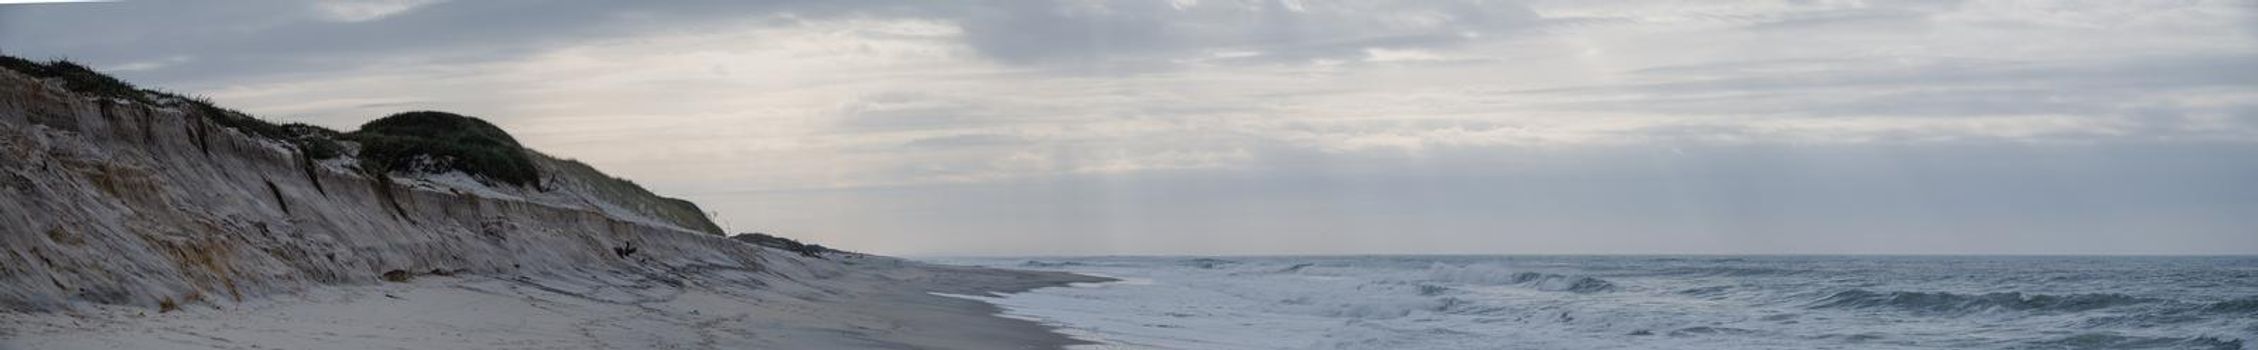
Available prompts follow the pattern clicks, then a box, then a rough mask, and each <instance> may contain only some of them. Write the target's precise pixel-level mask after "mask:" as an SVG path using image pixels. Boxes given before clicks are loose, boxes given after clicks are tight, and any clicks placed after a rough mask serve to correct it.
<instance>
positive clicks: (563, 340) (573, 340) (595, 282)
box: [0, 254, 1101, 349]
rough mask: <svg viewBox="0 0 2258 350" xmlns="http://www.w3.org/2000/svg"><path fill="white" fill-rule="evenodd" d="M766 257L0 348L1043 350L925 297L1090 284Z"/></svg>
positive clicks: (977, 315)
mask: <svg viewBox="0 0 2258 350" xmlns="http://www.w3.org/2000/svg"><path fill="white" fill-rule="evenodd" d="M785 255H787V254H769V256H771V257H778V258H775V259H773V261H771V262H770V264H769V265H770V267H772V269H771V270H770V271H764V272H755V271H751V270H741V269H711V270H707V271H699V272H694V273H688V274H683V275H677V276H653V275H648V274H641V273H621V272H606V271H588V272H586V273H585V274H548V275H457V276H424V277H418V278H416V279H414V280H410V281H409V282H405V283H384V284H378V285H370V286H344V287H329V288H319V289H315V290H311V291H308V292H307V293H301V294H299V295H295V296H289V297H279V298H275V299H271V300H266V301H258V302H250V303H244V304H239V305H234V306H206V305H199V306H191V307H188V308H186V309H184V310H181V311H175V312H167V313H158V312H155V311H152V310H149V309H146V308H138V307H121V306H96V307H88V308H82V311H78V312H69V313H0V332H6V334H4V335H0V348H4V349H309V348H319V349H849V348H852V349H1054V348H1059V347H1060V346H1062V345H1066V344H1072V343H1075V342H1074V341H1073V340H1071V339H1068V338H1066V337H1064V336H1060V335H1057V334H1055V333H1052V332H1049V331H1048V330H1046V329H1044V328H1043V327H1041V326H1039V325H1036V324H1034V323H1032V322H1028V321H1022V320H1014V319H1007V318H1002V317H995V316H993V313H994V311H995V308H994V306H991V305H988V304H985V303H981V302H977V301H971V300H964V299H958V298H949V297H942V296H936V295H932V294H929V293H936V292H938V293H951V294H986V293H993V292H1016V291H1023V290H1027V289H1032V288H1038V287H1045V286H1055V285H1062V284H1065V283H1071V282H1093V281H1098V280H1101V279H1098V278H1093V277H1087V276H1079V275H1071V274H1062V273H1049V272H1025V271H1007V270H993V269H979V268H965V267H948V266H935V265H928V264H922V263H916V262H909V261H904V260H899V259H893V258H885V257H869V256H860V257H858V256H833V257H832V259H830V260H817V259H809V258H804V257H784V256H785Z"/></svg>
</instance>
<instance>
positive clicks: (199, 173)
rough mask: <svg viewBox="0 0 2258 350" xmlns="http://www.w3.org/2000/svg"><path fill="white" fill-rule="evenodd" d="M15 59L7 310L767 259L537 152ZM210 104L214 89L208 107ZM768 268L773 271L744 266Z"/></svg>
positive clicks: (679, 212)
mask: <svg viewBox="0 0 2258 350" xmlns="http://www.w3.org/2000/svg"><path fill="white" fill-rule="evenodd" d="M59 80H61V79H54V78H48V79H42V78H41V77H35V76H33V75H30V74H25V73H22V72H16V71H10V70H5V69H0V309H7V310H19V311H40V310H58V309H69V308H72V307H73V305H84V304H85V303H92V304H123V305H140V306H146V307H148V308H151V309H170V308H173V307H176V306H179V305H192V304H201V303H220V304H224V303H235V302H240V301H242V300H244V299H247V298H258V297H260V296H263V295H270V294H275V293H288V292H292V291H297V290H302V289H304V288H308V287H311V286H318V285H326V284H371V283H379V281H382V280H384V279H386V278H387V277H388V275H389V277H391V278H393V279H398V278H411V277H413V276H417V275H424V274H453V273H461V272H470V273H494V272H509V273H512V274H544V273H571V272H572V271H584V270H614V271H642V272H645V273H653V274H665V273H670V271H684V270H697V269H748V270H751V269H759V268H761V266H762V263H761V260H762V254H761V250H760V249H759V248H756V247H754V246H752V245H747V244H739V243H735V242H732V241H729V240H727V239H725V238H723V237H722V236H720V235H719V232H718V231H719V229H718V228H715V227H714V226H713V224H712V223H711V222H709V221H706V219H705V217H704V216H703V215H702V214H701V213H699V212H698V209H697V208H696V207H695V206H694V205H691V204H689V203H688V202H685V201H681V200H677V199H671V198H664V197H658V196H655V195H652V194H650V192H648V191H644V190H642V189H641V188H639V187H635V186H634V185H633V184H632V183H628V182H626V181H624V180H619V179H616V178H611V177H609V176H605V175H603V174H601V173H597V172H595V171H594V170H593V169H592V168H589V167H587V166H586V165H582V164H578V163H576V162H571V161H563V160H558V159H555V158H551V157H547V156H543V155H540V154H538V153H530V152H529V153H530V154H531V156H533V157H534V159H536V162H535V163H536V164H537V166H538V167H539V168H540V171H541V172H542V173H543V175H544V177H545V178H544V179H543V180H542V181H541V182H540V183H539V184H534V185H526V186H517V185H509V184H502V183H498V182H495V181H486V179H482V178H481V177H478V176H474V175H468V174H464V173H461V172H445V173H429V172H390V173H386V174H372V172H371V171H368V170H367V169H366V168H365V167H363V166H362V164H359V161H358V160H356V159H355V158H354V157H352V156H351V152H352V151H353V150H354V147H355V146H354V144H353V143H351V142H342V143H341V144H342V145H343V146H344V147H343V148H344V149H343V151H344V152H345V155H343V156H333V157H328V158H320V157H317V156H309V155H308V152H307V150H306V149H305V147H303V146H302V145H300V144H294V143H293V142H291V141H289V140H278V139H275V138H273V137H267V136H262V135H258V134H256V133H251V132H246V130H242V129H240V128H238V127H231V126H230V125H225V123H222V122H224V121H227V120H226V119H225V118H247V117H243V116H240V115H217V114H220V113H231V112H224V111H223V110H215V109H211V108H192V107H193V105H189V104H184V103H178V101H166V100H165V99H162V98H155V99H150V98H119V97H117V96H115V95H114V94H104V93H102V92H100V91H85V89H77V88H75V87H73V86H68V85H67V82H64V81H59ZM207 107H208V106H207ZM747 282H748V283H757V281H747Z"/></svg>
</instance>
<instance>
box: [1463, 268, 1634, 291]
mask: <svg viewBox="0 0 2258 350" xmlns="http://www.w3.org/2000/svg"><path fill="white" fill-rule="evenodd" d="M1427 272H1428V280H1430V281H1438V282H1452V283H1463V284H1471V285H1485V286H1504V285H1518V286H1525V287H1529V288H1531V289H1536V290H1543V291H1552V292H1570V293H1601V292H1612V291H1615V290H1616V289H1618V288H1617V287H1616V286H1615V283H1614V282H1609V281H1608V280H1604V279H1599V278H1593V277H1585V276H1569V275H1561V274H1552V273H1542V272H1513V271H1510V270H1507V269H1505V268H1502V267H1495V266H1480V265H1477V266H1435V267H1431V268H1428V269H1427Z"/></svg>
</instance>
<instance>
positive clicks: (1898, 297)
mask: <svg viewBox="0 0 2258 350" xmlns="http://www.w3.org/2000/svg"><path fill="white" fill-rule="evenodd" d="M2157 301H2160V300H2157V299H2148V298H2139V297H2133V296H2129V295H2124V294H2071V295H2061V296H2058V295H2046V294H2030V295H2025V294H2023V293H2019V292H2007V293H1985V294H1955V293H1944V292H1874V291H1867V290H1864V289H1852V290H1848V291H1843V292H1838V293H1835V294H1834V295H1829V296H1827V297H1826V298H1823V299H1820V300H1819V301H1817V302H1815V303H1812V305H1811V307H1812V308H1815V309H1879V308H1887V309H1898V310H1906V311H1914V312H1923V313H1973V312H1986V311H1998V310H2007V311H2046V312H2078V311H2088V310H2097V309H2103V308H2109V307H2116V306H2122V305H2132V304H2143V303H2151V302H2157Z"/></svg>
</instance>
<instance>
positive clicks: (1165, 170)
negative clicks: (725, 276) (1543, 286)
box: [0, 0, 2258, 255]
mask: <svg viewBox="0 0 2258 350" xmlns="http://www.w3.org/2000/svg"><path fill="white" fill-rule="evenodd" d="M0 51H4V52H6V53H8V54H12V55H18V56H26V57H29V58H35V59H38V58H59V57H68V58H71V59H74V60H78V61H82V62H84V63H88V64H90V65H92V66H96V67H98V68H101V69H104V70H107V71H110V72H113V73H116V74H117V75H120V76H123V77H125V78H127V79H128V80H131V81H134V82H137V83H140V84H142V85H144V86H150V87H160V88H164V89H169V90H175V91H181V92H187V93H192V94H200V95H205V96H209V97H211V98H213V99H215V100H217V101H219V102H220V103H222V104H224V105H228V106H231V107H235V108H237V109H241V110H244V111H247V112H251V113H253V114H257V115H259V116H261V117H264V118H267V119H270V120H278V121H295V122H307V123H313V124H319V125H325V126H329V127H333V128H338V129H344V130H350V129H353V128H355V127H357V126H358V125H359V124H360V123H362V122H365V121H367V120H370V119H373V118H376V117H380V116H383V115H385V114H389V113H393V112H400V111H406V110H421V109H436V110H447V111H454V112H458V113H464V114H469V115H475V116H479V117H482V118H485V119H487V120H490V121H493V122H495V123H497V124H500V125H501V126H503V127H504V128H506V129H508V130H509V131H510V132H511V133H513V134H515V135H516V136H517V137H518V139H519V140H521V141H524V142H525V143H526V144H528V145H529V146H531V147H534V148H537V149H539V150H541V151H543V152H547V153H550V154H554V155H557V156H561V157H567V158H576V159H580V160H583V161H586V162H588V163H591V164H594V165H596V166H597V167H598V168H600V169H602V170H604V171H606V172H610V173H612V174H615V175H619V176H622V177H626V178H629V179H633V180H635V181H637V182H639V183H642V184H644V185H646V186H649V187H651V188H652V189H653V190H655V191H657V192H660V193H662V194H666V195H671V196H678V197H682V198H687V199H690V200H693V201H696V202H698V203H699V204H701V205H703V206H705V207H706V208H707V209H709V210H713V211H716V212H718V213H720V216H719V221H722V222H723V223H724V224H725V225H726V226H727V227H729V228H731V229H732V230H734V231H739V232H752V231H762V232H772V233H781V234H784V235H786V236H792V237H799V238H806V239H809V240H813V241H816V242H820V243H824V244H829V245H835V246H839V247H845V248H848V249H857V250H866V251H873V252H881V253H895V254H950V255H961V254H1322V253H1821V254H1824V253H1897V254H1905V253H1915V254H1922V253H2012V254H2086V253H2110V254H2158V253H2161V254H2185V253H2258V1H2247V0H2245V1H2166V0H2156V1H2123V0H2098V1H1986V0H1968V1H1953V0H1918V1H1871V2H1869V1H1829V0H1801V1H1731V0H1699V1H1650V0H1623V1H1589V0H1558V1H1554V0H1535V1H1473V0H1466V1H1452V0H1401V1H1343V0H1260V1H1256V0H1244V1H1219V0H1152V1H1142V0H1139V1H1096V0H1060V1H1043V0H993V1H917V0H903V1H886V0H873V1H819V0H807V1H719V0H717V1H594V0H589V1H517V0H479V1H462V0H458V1H439V0H395V1H329V2H306V1H126V2H111V3H93V4H46V5H0Z"/></svg>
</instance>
